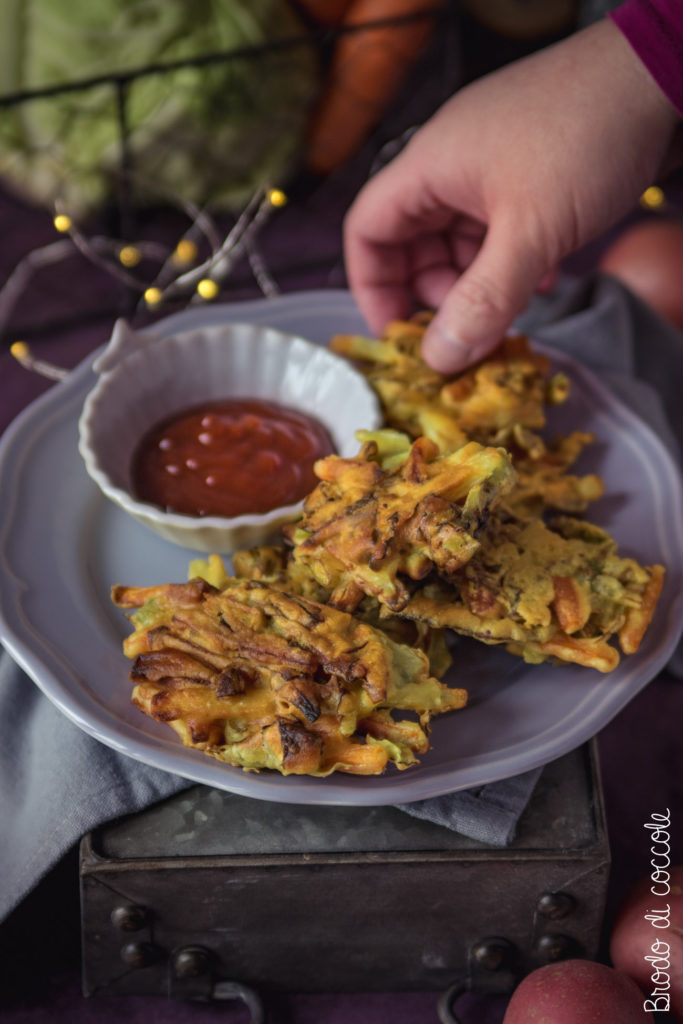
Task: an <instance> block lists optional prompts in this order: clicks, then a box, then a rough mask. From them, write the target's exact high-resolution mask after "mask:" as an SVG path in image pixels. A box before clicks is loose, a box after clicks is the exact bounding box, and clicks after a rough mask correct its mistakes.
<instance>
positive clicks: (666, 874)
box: [610, 843, 683, 1020]
mask: <svg viewBox="0 0 683 1024" xmlns="http://www.w3.org/2000/svg"><path fill="white" fill-rule="evenodd" d="M660 845H661V846H662V849H664V845H663V844H660ZM653 847H654V848H655V851H656V848H657V844H656V843H654V844H653ZM653 856H654V854H653ZM662 863H664V862H662ZM667 889H668V890H669V891H668V892H667ZM667 908H668V910H667ZM662 912H663V913H662ZM610 957H611V959H612V963H613V964H614V966H615V967H617V968H618V969H619V970H620V971H624V973H626V974H629V975H630V976H631V977H632V978H634V979H635V981H637V982H638V984H639V985H640V987H641V988H642V990H643V992H644V994H645V998H646V999H651V1000H657V999H658V1000H659V1002H658V1003H655V1004H654V1006H652V1007H651V1009H652V1010H654V1009H661V1010H665V1009H666V998H665V995H664V993H666V994H668V995H669V996H670V1010H671V1012H672V1013H674V1014H676V1015H677V1016H678V1017H679V1018H680V1019H681V1020H683V866H681V865H679V866H677V867H667V868H663V867H660V868H659V869H657V868H656V867H653V873H652V875H651V876H648V877H647V878H643V879H642V880H641V881H640V882H638V884H637V885H636V886H635V888H633V889H632V890H631V892H630V893H629V894H628V896H627V897H626V900H625V902H624V905H623V907H622V908H621V911H620V913H619V915H618V917H617V919H616V922H615V924H614V927H613V929H612V935H611V938H610ZM646 958H648V959H646ZM655 989H659V990H660V992H661V993H662V994H658V993H657V992H655Z"/></svg>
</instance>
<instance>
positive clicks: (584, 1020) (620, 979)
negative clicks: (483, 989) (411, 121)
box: [503, 960, 652, 1024]
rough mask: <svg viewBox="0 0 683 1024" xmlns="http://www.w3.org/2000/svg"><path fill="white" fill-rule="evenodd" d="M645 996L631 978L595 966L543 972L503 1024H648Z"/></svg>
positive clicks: (566, 965)
mask: <svg viewBox="0 0 683 1024" xmlns="http://www.w3.org/2000/svg"><path fill="white" fill-rule="evenodd" d="M645 1021H650V1022H651V1021H652V1015H651V1014H648V1013H646V1012H645V1010H644V1009H643V994H642V992H641V991H640V989H639V988H638V986H637V985H636V983H635V982H634V981H633V980H632V979H631V978H629V977H628V976H627V975H625V974H622V973H621V972H620V971H616V970H615V969H614V968H613V967H607V966H606V965H605V964H598V963H594V962H593V961H591V960H562V961H561V962H560V963H556V964H548V965H547V966H546V967H539V968H538V970H536V971H533V972H532V973H531V974H528V975H527V976H526V978H524V979H523V980H522V981H521V982H520V983H519V985H518V986H517V988H516V989H515V991H514V992H513V994H512V998H511V999H510V1002H509V1003H508V1008H507V1011H506V1013H505V1017H504V1019H503V1024H617V1022H618V1024H645Z"/></svg>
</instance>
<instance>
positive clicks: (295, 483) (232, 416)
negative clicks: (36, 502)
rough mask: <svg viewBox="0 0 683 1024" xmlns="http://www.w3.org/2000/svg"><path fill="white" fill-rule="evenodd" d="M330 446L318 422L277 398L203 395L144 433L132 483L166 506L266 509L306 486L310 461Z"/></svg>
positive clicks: (196, 512) (205, 510)
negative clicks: (202, 399) (200, 401)
mask: <svg viewBox="0 0 683 1024" xmlns="http://www.w3.org/2000/svg"><path fill="white" fill-rule="evenodd" d="M333 451H334V446H333V444H332V441H331V439H330V437H329V435H328V433H327V431H326V430H325V428H324V427H323V426H322V425H321V424H320V423H318V422H317V421H316V420H314V419H312V418H311V417H310V416H306V415H305V414H304V413H300V412H297V411H296V410H294V409H288V408H285V406H282V405H279V404H278V403H276V402H268V401H262V400H260V399H253V398H237V399H225V400H218V401H212V402H206V403H205V404H202V405H198V406H193V407H192V408H190V409H184V410H182V411H181V412H178V413H175V414H174V415H173V416H170V417H169V418H168V419H166V420H164V421H163V422H161V423H158V424H157V425H156V426H154V427H152V429H151V430H150V431H149V432H148V433H147V434H145V436H144V437H143V438H142V440H141V441H140V444H139V445H138V447H137V449H136V451H135V454H134V456H133V465H132V476H133V488H134V491H135V494H136V496H137V497H138V498H139V499H141V500H142V501H147V502H150V503H151V504H153V505H159V506H161V508H163V509H165V510H166V511H167V512H183V513H185V514H187V515H193V516H240V515H245V514H247V513H259V512H270V511H271V510H272V509H275V508H280V507H282V506H283V505H292V504H294V503H295V502H297V501H300V500H301V499H302V498H303V497H305V496H306V495H307V494H309V493H310V491H312V490H313V488H314V487H315V485H316V484H317V482H318V481H317V478H316V476H315V474H314V472H313V463H314V462H315V461H316V459H319V458H322V457H323V456H324V455H329V454H330V453H331V452H333Z"/></svg>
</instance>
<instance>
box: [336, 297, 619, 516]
mask: <svg viewBox="0 0 683 1024" xmlns="http://www.w3.org/2000/svg"><path fill="white" fill-rule="evenodd" d="M428 322H429V317H428V316H425V315H419V316H417V317H416V318H414V319H413V320H409V321H394V322H392V323H390V324H389V325H388V327H387V329H386V331H385V333H384V334H383V336H382V338H380V339H372V338H365V337H362V336H360V335H348V334H340V335H336V336H335V337H334V338H333V339H332V342H331V347H332V349H333V350H334V351H336V352H337V353H338V354H339V355H344V356H346V357H347V358H348V359H351V360H352V361H353V362H354V363H355V364H356V365H357V366H358V368H359V369H360V370H361V372H363V373H364V374H365V376H366V377H367V379H368V381H369V382H370V384H371V385H372V387H373V388H374V389H375V391H376V392H377V395H378V397H379V399H380V401H381V403H382V408H383V411H384V416H385V420H386V424H387V426H389V427H391V428H393V429H394V430H395V431H397V432H401V433H404V434H407V435H408V436H409V437H411V438H413V439H415V438H417V437H427V438H429V439H430V440H431V441H433V442H434V443H435V444H436V445H437V447H438V449H439V452H440V453H442V454H445V453H448V452H452V451H455V450H457V449H458V448H460V447H462V446H463V445H465V444H467V443H468V442H469V441H477V442H478V443H479V444H482V445H492V446H494V447H499V446H502V447H504V448H506V449H507V450H508V451H509V453H510V456H511V458H512V462H513V465H514V466H515V469H517V470H518V488H516V489H514V490H513V491H512V493H511V494H510V496H509V499H508V500H509V502H510V504H511V505H512V506H514V508H515V510H516V512H517V514H519V513H520V512H521V511H522V510H523V509H525V508H528V509H529V512H530V514H532V515H535V514H537V512H539V510H540V512H542V511H543V510H544V509H545V508H549V509H555V510H558V511H562V512H572V513H576V512H582V511H584V510H585V508H586V507H587V506H588V504H589V502H591V501H594V500H595V499H596V498H598V497H600V495H601V494H602V481H601V480H600V478H599V477H598V476H596V475H595V474H590V475H588V476H585V477H577V476H573V475H568V473H567V470H568V469H569V468H570V466H571V465H572V464H573V462H574V460H575V459H576V457H577V456H578V454H579V452H580V451H581V450H582V448H584V447H585V446H586V445H587V444H589V443H590V442H591V441H592V440H593V438H592V435H590V434H588V433H585V432H582V433H579V432H578V431H577V432H576V433H574V434H572V435H570V437H569V438H558V439H556V440H555V441H554V442H553V443H551V444H550V445H549V444H548V443H547V442H546V441H545V440H544V438H543V437H542V436H541V434H540V433H539V431H540V430H542V429H543V428H544V427H545V426H546V423H547V414H546V410H547V407H548V406H552V405H559V404H561V403H562V402H564V401H566V399H567V397H568V395H569V381H568V379H567V377H566V375H565V374H562V373H556V374H553V375H552V376H551V375H550V363H549V360H548V359H547V358H546V357H545V356H543V355H540V354H538V353H536V352H534V351H533V350H532V348H531V346H530V344H529V340H528V338H526V337H525V336H524V335H508V336H506V337H504V338H503V339H502V340H501V343H500V345H499V346H498V348H497V349H495V350H494V352H492V353H491V354H490V355H489V356H487V357H486V358H485V359H483V360H482V361H481V362H479V363H477V364H476V365H474V366H472V367H470V368H469V369H467V370H465V371H464V372H462V373H459V374H457V375H451V376H446V375H444V374H440V373H437V372H436V371H435V370H432V369H431V368H430V367H429V366H428V365H427V364H426V363H425V362H424V360H423V359H422V355H421V344H422V338H423V335H424V331H425V327H426V326H427V323H428Z"/></svg>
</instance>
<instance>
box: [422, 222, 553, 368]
mask: <svg viewBox="0 0 683 1024" xmlns="http://www.w3.org/2000/svg"><path fill="white" fill-rule="evenodd" d="M517 238H518V235H517V233H516V232H515V233H514V234H513V233H512V232H511V231H496V230H494V228H493V226H491V227H490V228H489V230H488V232H487V234H486V237H485V239H484V243H483V245H482V247H481V249H480V250H479V252H478V254H477V256H476V258H475V259H474V260H473V261H472V263H471V264H470V266H469V267H468V268H467V270H466V271H465V272H464V273H463V274H462V275H461V276H460V277H459V278H458V280H457V281H456V283H455V284H454V285H453V287H452V288H451V289H450V291H449V292H448V293H447V295H446V297H445V298H444V300H443V302H442V303H441V306H440V307H439V311H438V313H437V314H436V316H435V317H434V319H433V320H432V322H431V323H430V325H429V327H428V328H427V330H426V332H425V336H424V340H423V342H422V355H423V357H424V359H425V361H426V362H427V363H428V364H429V365H430V366H431V367H432V369H434V370H438V371H439V372H440V373H456V372H458V371H459V370H462V369H464V368H465V367H466V366H469V365H470V364H471V363H475V362H477V361H478V360H479V359H483V357H484V356H485V355H487V354H488V353H489V352H491V351H492V349H494V348H495V347H496V345H497V344H498V343H499V341H500V340H501V338H502V336H503V335H504V334H505V332H506V331H507V329H508V328H509V327H510V325H511V323H512V321H513V320H514V319H515V317H516V316H518V314H519V313H521V312H522V310H523V309H524V308H525V307H526V305H527V303H528V302H529V299H530V298H531V296H532V294H533V292H534V289H535V288H536V285H537V284H538V282H539V280H540V279H541V277H542V276H543V274H544V272H545V270H546V267H545V264H544V262H543V261H542V260H541V258H540V255H538V254H535V253H534V251H533V249H532V247H531V246H526V247H524V246H522V245H520V243H519V242H518V241H517V240H516V239H517Z"/></svg>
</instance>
